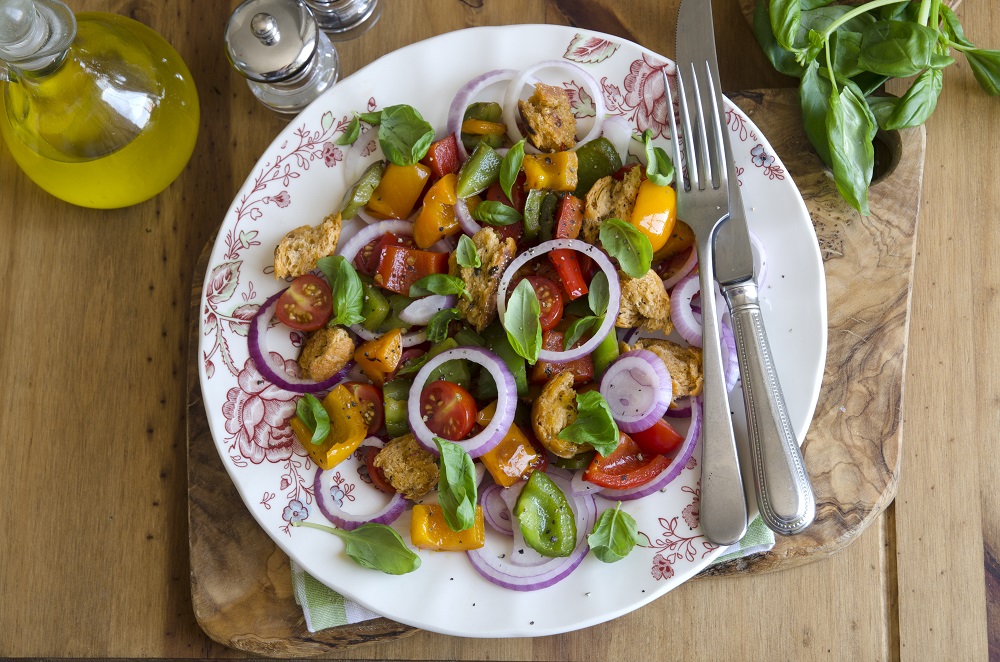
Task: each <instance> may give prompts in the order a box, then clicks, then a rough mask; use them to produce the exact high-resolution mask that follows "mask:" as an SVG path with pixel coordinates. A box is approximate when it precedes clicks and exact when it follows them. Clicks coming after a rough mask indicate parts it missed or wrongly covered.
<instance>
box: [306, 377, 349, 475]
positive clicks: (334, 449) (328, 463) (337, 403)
mask: <svg viewBox="0 0 1000 662" xmlns="http://www.w3.org/2000/svg"><path fill="white" fill-rule="evenodd" d="M323 409H325V410H326V413H327V415H328V416H329V417H330V433H329V434H328V435H326V439H324V440H323V441H321V442H320V443H318V444H314V443H312V435H313V433H312V430H310V429H309V427H308V426H307V425H306V424H305V423H304V422H302V419H300V418H299V417H298V416H293V417H292V419H291V420H290V421H289V424H290V425H291V426H292V431H293V432H294V433H295V436H296V437H297V438H298V440H299V443H301V444H302V447H303V448H305V449H306V452H307V453H309V457H311V458H312V460H313V462H315V463H316V464H317V465H319V466H320V467H321V468H323V469H324V470H328V469H331V468H332V467H335V466H337V465H338V464H340V463H341V462H343V461H344V460H346V459H347V458H348V457H350V455H351V453H353V452H354V451H355V450H357V448H358V446H360V445H361V442H362V441H364V439H365V436H366V435H367V434H368V424H367V423H366V422H365V416H364V411H362V409H361V403H359V402H358V401H357V399H356V398H355V397H354V394H353V393H351V391H350V389H348V388H347V387H346V386H344V385H343V384H341V385H339V386H337V387H335V388H334V389H333V390H332V391H330V393H329V394H327V396H326V397H325V398H323Z"/></svg>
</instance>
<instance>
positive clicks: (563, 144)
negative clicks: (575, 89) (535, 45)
mask: <svg viewBox="0 0 1000 662" xmlns="http://www.w3.org/2000/svg"><path fill="white" fill-rule="evenodd" d="M517 107H518V108H519V109H520V111H521V119H523V120H524V125H525V128H526V129H527V130H528V140H529V141H530V142H531V144H532V145H534V146H535V147H537V148H538V149H540V150H541V151H543V152H561V151H563V150H567V149H570V148H572V147H573V146H574V145H576V117H574V116H573V109H572V108H570V106H569V95H568V94H566V90H564V89H563V88H561V87H556V86H554V85H546V84H544V83H538V84H537V85H535V92H534V93H533V94H532V95H531V97H529V98H528V100H527V101H518V102H517Z"/></svg>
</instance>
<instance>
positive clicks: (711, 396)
mask: <svg viewBox="0 0 1000 662" xmlns="http://www.w3.org/2000/svg"><path fill="white" fill-rule="evenodd" d="M712 260H713V256H712V243H711V241H710V240H709V241H707V242H705V241H701V240H699V242H698V263H699V265H700V267H699V269H700V275H699V280H700V282H701V292H702V295H701V318H702V364H703V367H704V373H705V374H704V387H703V389H702V405H703V408H704V415H703V418H702V430H701V439H702V447H701V453H702V456H701V529H702V532H703V533H704V534H705V537H706V538H708V539H709V540H711V541H712V542H714V543H717V544H719V545H732V544H734V543H736V542H737V541H739V539H740V538H742V537H743V535H744V534H745V533H746V530H747V503H746V496H745V495H744V491H743V477H742V476H741V474H740V463H739V457H738V456H737V453H736V438H735V436H734V435H733V419H732V416H731V414H730V411H729V394H728V393H727V392H726V379H725V374H724V371H723V367H722V342H721V338H720V335H719V318H718V306H717V304H716V301H715V279H714V277H713V274H714V273H715V269H714V267H713V265H712Z"/></svg>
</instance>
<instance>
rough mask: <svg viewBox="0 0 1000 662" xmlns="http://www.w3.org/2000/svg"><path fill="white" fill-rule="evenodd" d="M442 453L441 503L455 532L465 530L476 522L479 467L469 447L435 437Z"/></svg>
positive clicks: (449, 525) (440, 464)
mask: <svg viewBox="0 0 1000 662" xmlns="http://www.w3.org/2000/svg"><path fill="white" fill-rule="evenodd" d="M434 443H435V444H436V445H437V447H438V452H439V453H440V454H441V458H440V461H439V463H438V468H439V469H440V471H439V477H438V503H440V504H441V510H442V512H443V513H444V521H445V522H446V523H447V524H448V528H450V529H451V530H452V531H465V530H466V529H469V528H472V526H473V525H474V524H475V523H476V467H475V466H474V465H473V463H472V458H471V457H469V454H468V453H466V452H465V449H464V448H462V447H461V446H459V445H458V444H456V443H452V442H450V441H445V440H444V439H439V438H437V437H434Z"/></svg>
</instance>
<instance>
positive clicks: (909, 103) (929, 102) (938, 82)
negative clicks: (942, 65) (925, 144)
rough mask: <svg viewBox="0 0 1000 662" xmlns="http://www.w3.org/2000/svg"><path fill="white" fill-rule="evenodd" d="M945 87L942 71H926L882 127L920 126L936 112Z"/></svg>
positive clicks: (917, 78)
mask: <svg viewBox="0 0 1000 662" xmlns="http://www.w3.org/2000/svg"><path fill="white" fill-rule="evenodd" d="M943 85H944V73H943V72H942V71H941V70H940V69H926V70H924V72H923V73H921V74H920V75H919V76H917V77H916V79H915V80H914V81H913V84H912V85H910V89H908V90H907V91H906V94H904V95H903V96H902V97H901V98H900V99H899V101H898V102H897V103H896V104H895V105H894V108H893V111H892V114H891V115H889V117H888V118H887V119H886V120H885V122H884V123H880V126H882V127H883V128H885V129H905V128H907V127H911V126H920V125H921V124H923V123H924V122H925V121H927V118H928V117H930V116H931V113H933V112H934V108H935V107H936V106H937V102H938V97H939V96H940V94H941V87H942V86H943Z"/></svg>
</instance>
